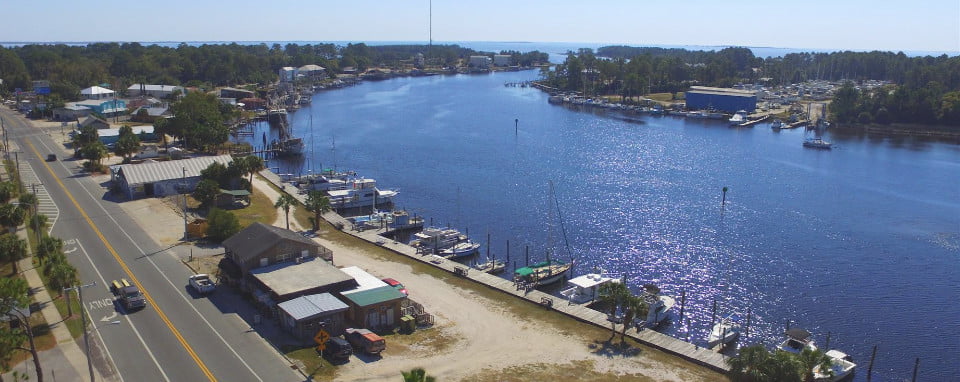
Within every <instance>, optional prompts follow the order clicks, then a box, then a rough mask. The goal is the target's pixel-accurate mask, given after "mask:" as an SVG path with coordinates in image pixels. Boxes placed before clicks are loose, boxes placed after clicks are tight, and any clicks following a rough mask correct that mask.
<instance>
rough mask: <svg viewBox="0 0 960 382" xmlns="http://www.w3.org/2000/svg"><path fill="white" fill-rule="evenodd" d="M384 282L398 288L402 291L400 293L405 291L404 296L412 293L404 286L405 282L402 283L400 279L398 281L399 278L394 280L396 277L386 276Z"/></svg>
mask: <svg viewBox="0 0 960 382" xmlns="http://www.w3.org/2000/svg"><path fill="white" fill-rule="evenodd" d="M383 282H385V283H387V285H389V286H392V287H394V288H396V289H397V290H398V291H400V293H403V295H404V296H409V295H410V294H409V293H407V288H404V286H403V284H401V283H400V282H399V281H397V280H394V279H391V278H385V279H383Z"/></svg>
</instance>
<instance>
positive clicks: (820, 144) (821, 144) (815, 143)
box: [803, 138, 833, 149]
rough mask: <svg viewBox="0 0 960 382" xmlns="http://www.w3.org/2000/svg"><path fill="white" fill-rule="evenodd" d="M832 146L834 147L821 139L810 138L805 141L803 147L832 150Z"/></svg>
mask: <svg viewBox="0 0 960 382" xmlns="http://www.w3.org/2000/svg"><path fill="white" fill-rule="evenodd" d="M831 146H833V144H832V143H830V142H827V141H825V140H823V139H821V138H810V139H807V140H805V141H803V147H809V148H812V149H830V147H831Z"/></svg>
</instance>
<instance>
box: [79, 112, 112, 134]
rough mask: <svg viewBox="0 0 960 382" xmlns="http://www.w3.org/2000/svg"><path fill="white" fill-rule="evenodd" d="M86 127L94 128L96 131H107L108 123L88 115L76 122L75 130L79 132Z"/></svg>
mask: <svg viewBox="0 0 960 382" xmlns="http://www.w3.org/2000/svg"><path fill="white" fill-rule="evenodd" d="M87 126H93V127H96V128H97V130H103V129H109V128H110V122H107V121H104V120H102V119H100V118H97V117H94V116H92V115H88V116H87V118H84V119H83V120H82V121H80V122H77V130H80V129H82V128H84V127H87Z"/></svg>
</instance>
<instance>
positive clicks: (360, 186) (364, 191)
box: [327, 178, 399, 209]
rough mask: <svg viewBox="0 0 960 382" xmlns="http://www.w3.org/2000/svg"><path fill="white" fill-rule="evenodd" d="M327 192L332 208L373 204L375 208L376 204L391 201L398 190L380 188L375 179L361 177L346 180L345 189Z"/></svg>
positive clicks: (384, 203) (380, 204) (379, 204)
mask: <svg viewBox="0 0 960 382" xmlns="http://www.w3.org/2000/svg"><path fill="white" fill-rule="evenodd" d="M327 194H329V195H330V206H332V207H334V208H341V209H344V208H354V207H366V206H373V207H374V209H376V206H382V205H386V204H390V203H393V198H394V197H396V196H397V194H399V191H397V190H387V189H384V190H381V189H379V188H377V182H376V181H375V180H373V179H369V178H361V179H351V180H349V181H347V187H346V189H341V190H330V191H327Z"/></svg>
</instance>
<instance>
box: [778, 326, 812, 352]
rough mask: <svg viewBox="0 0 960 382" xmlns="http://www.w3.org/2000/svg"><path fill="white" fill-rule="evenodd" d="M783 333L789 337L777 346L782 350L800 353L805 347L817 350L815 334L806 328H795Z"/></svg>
mask: <svg viewBox="0 0 960 382" xmlns="http://www.w3.org/2000/svg"><path fill="white" fill-rule="evenodd" d="M783 334H784V335H786V336H787V338H786V339H785V340H783V342H781V343H780V346H778V347H777V348H778V349H780V350H783V351H785V352H790V353H794V354H800V353H801V352H803V349H809V350H817V346H816V345H814V343H813V336H812V335H811V334H810V332H808V331H806V330H803V329H800V328H793V329H788V330H787V331H786V332H784V333H783Z"/></svg>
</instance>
